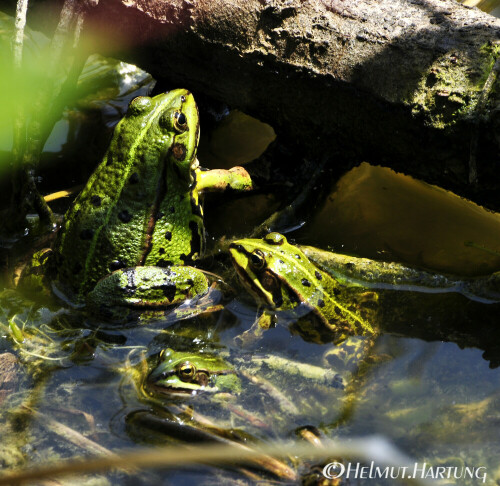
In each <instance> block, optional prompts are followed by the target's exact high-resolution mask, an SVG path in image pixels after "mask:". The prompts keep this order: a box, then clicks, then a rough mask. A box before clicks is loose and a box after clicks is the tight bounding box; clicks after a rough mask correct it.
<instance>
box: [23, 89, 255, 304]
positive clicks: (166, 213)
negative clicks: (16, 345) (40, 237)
mask: <svg viewBox="0 0 500 486" xmlns="http://www.w3.org/2000/svg"><path fill="white" fill-rule="evenodd" d="M199 133H200V127H199V117H198V108H197V106H196V103H195V101H194V98H193V95H192V94H191V93H190V92H189V91H187V90H184V89H178V90H174V91H170V92H168V93H164V94H160V95H158V96H155V97H154V98H150V97H146V96H140V97H137V98H135V99H134V100H132V101H131V103H130V105H129V107H128V111H127V114H126V116H125V117H124V118H123V119H122V120H121V121H120V122H119V123H118V125H117V126H116V128H115V131H114V135H113V138H112V140H111V143H110V147H109V149H108V151H107V153H106V155H105V156H104V159H103V161H102V162H101V164H100V165H99V166H98V167H97V169H96V170H95V172H94V173H93V174H92V176H91V177H90V179H89V181H88V182H87V184H86V186H85V188H84V189H83V190H82V192H81V193H80V194H79V196H78V197H77V198H76V200H75V201H74V203H73V205H72V206H71V207H70V209H69V210H68V211H67V213H66V215H65V219H64V223H63V225H62V228H61V230H60V232H59V235H58V238H57V240H56V242H55V245H54V247H53V250H52V251H51V252H46V251H45V252H41V253H39V254H38V255H37V258H38V262H40V261H42V262H43V263H44V265H43V268H44V269H47V272H46V273H47V277H48V278H49V279H50V280H51V282H52V289H53V291H54V292H55V293H56V295H58V296H60V297H62V298H64V299H65V300H69V301H70V302H72V303H75V304H83V303H84V302H85V298H86V297H87V296H88V297H87V301H89V302H91V303H92V304H93V305H96V306H97V307H106V306H110V305H123V306H124V307H145V306H146V307H152V308H155V307H159V306H166V305H169V304H172V303H175V302H178V301H180V300H182V299H184V298H186V297H187V296H192V295H196V294H200V293H203V292H205V291H206V290H207V288H208V285H207V281H206V278H205V276H204V275H203V274H202V273H201V272H200V271H199V270H197V269H194V268H192V267H185V266H184V265H186V264H189V263H191V262H194V261H195V260H196V259H198V258H199V257H200V256H201V255H202V254H203V251H204V242H205V238H204V226H203V211H202V206H201V200H200V194H201V193H202V192H204V191H222V190H224V189H226V188H228V187H230V188H231V189H233V190H238V191H245V190H248V189H251V187H252V182H251V179H250V177H249V175H248V173H247V172H246V171H245V170H244V169H242V168H241V167H234V168H233V169H230V170H210V171H208V170H203V169H201V168H200V167H199V163H198V160H197V158H196V150H197V145H198V140H199ZM32 268H36V265H34V266H33V267H32ZM38 268H42V267H40V266H38ZM33 273H36V272H33Z"/></svg>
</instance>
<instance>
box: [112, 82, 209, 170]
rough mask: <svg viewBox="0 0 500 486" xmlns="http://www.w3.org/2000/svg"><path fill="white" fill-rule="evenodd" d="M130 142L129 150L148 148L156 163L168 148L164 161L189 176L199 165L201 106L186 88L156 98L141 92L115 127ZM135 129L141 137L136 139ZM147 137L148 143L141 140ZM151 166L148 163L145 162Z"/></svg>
mask: <svg viewBox="0 0 500 486" xmlns="http://www.w3.org/2000/svg"><path fill="white" fill-rule="evenodd" d="M116 132H117V133H120V134H123V135H122V137H120V138H122V139H123V140H127V141H128V143H130V144H131V146H129V147H127V151H132V152H135V151H140V152H141V154H139V155H143V154H146V159H147V158H148V157H147V152H148V151H149V152H150V154H151V160H152V161H153V164H151V166H152V167H154V161H155V160H157V158H158V154H159V153H162V152H163V151H165V159H164V160H165V161H166V162H167V163H171V164H173V165H175V166H176V167H177V170H178V172H179V173H180V174H182V176H183V177H184V178H186V179H191V178H192V171H193V170H194V169H195V168H196V167H197V165H198V162H197V159H196V150H197V147H198V141H199V137H200V123H199V115H198V107H197V105H196V103H195V101H194V97H193V95H192V94H191V93H190V92H189V91H187V90H185V89H176V90H172V91H169V92H167V93H162V94H159V95H157V96H155V97H154V98H150V97H148V96H138V97H137V98H134V99H133V100H132V101H131V102H130V104H129V107H128V110H127V114H126V116H125V117H124V118H123V119H122V120H121V121H120V123H119V124H118V126H117V129H116ZM134 133H135V134H137V136H138V138H135V139H134V136H133V135H134ZM141 137H144V138H145V139H147V140H145V141H147V142H148V143H147V144H145V143H142V141H141V140H140V138H141ZM145 165H146V166H148V165H149V164H147V163H146V164H145Z"/></svg>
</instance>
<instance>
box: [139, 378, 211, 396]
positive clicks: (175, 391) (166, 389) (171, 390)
mask: <svg viewBox="0 0 500 486" xmlns="http://www.w3.org/2000/svg"><path fill="white" fill-rule="evenodd" d="M146 387H147V389H148V390H150V391H154V392H156V393H159V394H160V395H167V396H169V397H172V396H179V397H187V396H190V395H193V396H194V395H196V394H198V393H215V392H217V391H219V389H218V388H217V387H213V388H209V387H205V386H200V387H199V388H196V389H191V388H180V387H179V388H176V387H170V386H162V385H157V384H156V383H152V382H150V381H148V382H147V383H146Z"/></svg>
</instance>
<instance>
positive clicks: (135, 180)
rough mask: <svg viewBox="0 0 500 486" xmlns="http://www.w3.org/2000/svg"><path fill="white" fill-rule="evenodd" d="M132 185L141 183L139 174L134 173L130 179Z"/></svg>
mask: <svg viewBox="0 0 500 486" xmlns="http://www.w3.org/2000/svg"><path fill="white" fill-rule="evenodd" d="M129 182H130V184H137V183H138V182H139V174H138V173H137V172H133V173H132V175H131V176H130V178H129Z"/></svg>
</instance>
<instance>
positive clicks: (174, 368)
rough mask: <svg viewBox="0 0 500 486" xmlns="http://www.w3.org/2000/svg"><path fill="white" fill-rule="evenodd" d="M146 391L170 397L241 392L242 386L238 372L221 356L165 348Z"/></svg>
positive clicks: (150, 375) (151, 374)
mask: <svg viewBox="0 0 500 486" xmlns="http://www.w3.org/2000/svg"><path fill="white" fill-rule="evenodd" d="M145 388H146V390H147V391H149V392H150V393H152V394H162V395H170V396H174V395H186V394H191V395H194V394H196V393H198V392H207V391H208V392H212V393H215V392H230V393H239V392H240V391H241V383H240V379H239V377H238V376H237V375H236V372H235V371H234V369H232V367H231V366H230V365H229V364H228V363H226V361H224V359H222V358H220V357H218V356H215V355H211V354H202V353H195V352H183V351H174V350H172V349H164V350H163V351H162V352H161V353H160V364H159V365H158V366H157V367H156V368H155V369H154V370H153V371H152V372H151V373H150V374H149V376H148V377H147V379H146V381H145Z"/></svg>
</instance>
